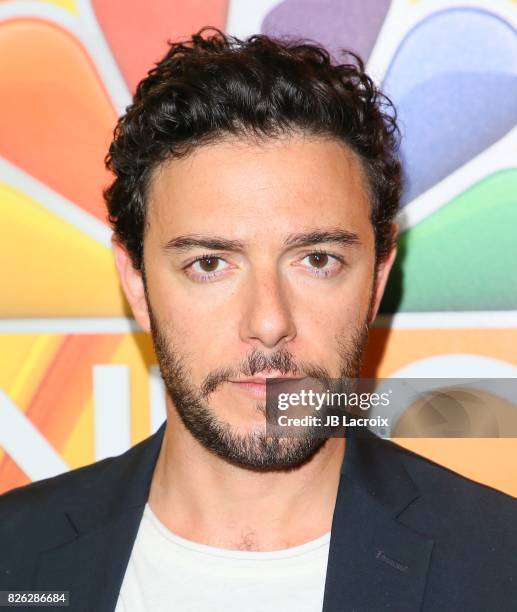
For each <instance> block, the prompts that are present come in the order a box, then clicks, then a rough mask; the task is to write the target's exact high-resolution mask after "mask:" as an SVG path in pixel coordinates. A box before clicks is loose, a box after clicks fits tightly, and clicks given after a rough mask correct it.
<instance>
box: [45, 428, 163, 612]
mask: <svg viewBox="0 0 517 612" xmlns="http://www.w3.org/2000/svg"><path fill="white" fill-rule="evenodd" d="M164 430H165V424H164V425H162V427H161V428H160V429H159V430H158V431H157V432H156V433H155V434H154V435H153V436H151V437H150V438H148V439H147V440H144V441H143V442H142V443H140V444H139V445H137V446H135V447H134V448H132V449H131V450H130V451H128V452H127V453H125V454H124V455H122V456H121V457H118V458H116V459H114V460H112V461H111V462H110V460H108V462H107V463H106V465H105V467H104V470H103V471H102V472H101V471H100V470H99V472H98V474H97V475H96V479H95V481H94V482H93V483H92V482H86V480H85V482H84V486H83V488H82V489H80V490H79V491H78V493H77V495H75V497H76V499H75V500H73V501H72V502H71V503H70V505H69V506H68V508H66V510H65V512H64V514H62V515H61V516H60V517H59V520H60V521H61V522H62V523H63V524H62V525H61V526H60V529H59V533H60V534H66V535H62V536H61V541H57V542H56V541H54V542H53V544H52V546H51V547H49V548H47V549H45V550H43V551H42V552H41V553H40V554H39V557H38V562H37V569H36V576H35V585H34V588H35V589H37V590H64V591H69V592H70V607H71V609H72V610H74V612H76V611H77V612H91V611H92V610H95V611H96V612H113V610H114V609H115V606H116V602H117V599H118V595H119V592H120V587H121V586H122V581H123V578H124V574H125V571H126V567H127V564H128V562H129V558H130V556H131V550H132V548H133V544H134V541H135V538H136V535H137V532H138V528H139V526H140V521H141V519H142V514H143V511H144V508H145V504H146V502H147V499H148V496H149V487H150V484H151V478H152V474H153V470H154V466H155V464H156V460H157V457H158V453H159V450H160V447H161V443H162V439H163V433H164ZM65 524H66V527H65V526H64V525H65ZM53 532H54V533H56V532H57V530H56V529H53Z"/></svg>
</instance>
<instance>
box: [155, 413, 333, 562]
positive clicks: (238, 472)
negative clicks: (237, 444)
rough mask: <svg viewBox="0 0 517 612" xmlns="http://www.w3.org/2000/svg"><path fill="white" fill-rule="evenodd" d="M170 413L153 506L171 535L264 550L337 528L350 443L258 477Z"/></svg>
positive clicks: (327, 446) (324, 449) (330, 443)
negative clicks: (338, 501) (334, 519)
mask: <svg viewBox="0 0 517 612" xmlns="http://www.w3.org/2000/svg"><path fill="white" fill-rule="evenodd" d="M168 412H169V416H168V419H167V426H166V430H165V435H164V439H163V444H162V447H161V450H160V454H159V457H158V461H157V464H156V468H155V471H154V474H153V478H152V482H151V490H150V495H149V505H150V507H151V509H152V510H153V512H154V513H155V514H156V516H157V517H158V518H159V520H160V521H161V522H162V523H163V524H164V525H165V526H166V527H168V528H169V529H170V530H171V531H173V532H174V533H176V534H177V535H179V536H181V537H184V538H186V539H189V540H192V541H195V542H199V543H202V544H207V545H210V546H217V547H220V548H228V549H243V550H263V551H265V550H269V551H271V550H279V549H282V548H288V547H291V546H298V545H300V544H303V543H305V542H308V541H310V540H312V539H315V538H317V537H320V536H322V535H324V534H325V533H327V532H328V531H330V529H331V525H332V516H333V513H334V506H335V502H336V495H337V490H338V485H339V479H340V474H341V464H342V462H343V457H344V452H345V439H344V438H330V439H329V440H327V442H326V444H325V445H324V446H323V447H322V448H321V449H320V450H319V451H318V452H317V453H316V454H315V455H314V456H313V457H312V458H311V459H310V460H309V461H307V462H306V463H304V464H303V465H301V466H300V467H299V468H296V469H293V470H289V471H271V472H255V471H252V470H248V469H245V468H242V467H238V466H235V465H232V464H230V463H228V462H226V461H225V460H224V459H222V458H221V457H218V456H217V455H215V454H213V453H212V452H210V451H208V450H207V449H205V448H204V447H203V446H202V445H201V444H200V443H199V442H198V441H197V440H196V439H195V438H194V437H193V436H192V435H191V434H190V432H189V431H187V430H186V428H185V427H184V425H183V423H182V421H181V419H180V418H179V417H178V415H177V413H176V411H175V409H174V408H173V409H172V410H170V409H169V411H168Z"/></svg>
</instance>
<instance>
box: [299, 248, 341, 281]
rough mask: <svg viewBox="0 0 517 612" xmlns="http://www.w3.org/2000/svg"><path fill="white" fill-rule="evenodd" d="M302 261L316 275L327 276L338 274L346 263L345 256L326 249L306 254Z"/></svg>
mask: <svg viewBox="0 0 517 612" xmlns="http://www.w3.org/2000/svg"><path fill="white" fill-rule="evenodd" d="M302 262H303V263H304V265H306V267H307V268H309V271H310V273H311V274H313V275H314V276H319V277H327V276H332V275H334V274H337V273H338V272H340V271H341V269H342V268H343V266H344V265H345V261H344V260H343V258H341V257H338V256H337V255H332V254H330V253H327V252H326V251H314V252H312V253H309V254H308V255H306V256H305V257H304V258H303V259H302Z"/></svg>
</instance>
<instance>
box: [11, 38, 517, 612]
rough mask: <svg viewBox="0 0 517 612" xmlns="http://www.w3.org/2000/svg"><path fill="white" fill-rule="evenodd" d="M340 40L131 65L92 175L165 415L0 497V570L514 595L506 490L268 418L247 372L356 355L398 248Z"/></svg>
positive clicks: (208, 44) (408, 594)
mask: <svg viewBox="0 0 517 612" xmlns="http://www.w3.org/2000/svg"><path fill="white" fill-rule="evenodd" d="M355 60H356V61H355V62H353V63H350V64H341V65H335V64H332V63H331V61H330V60H329V56H328V54H327V53H326V52H325V51H324V50H323V49H321V48H318V47H317V46H315V45H312V44H301V43H295V42H292V43H288V42H280V41H274V40H271V39H269V38H267V37H265V36H255V37H251V38H250V39H248V40H247V41H239V40H237V39H233V38H231V37H226V36H224V35H223V34H222V33H220V32H215V33H213V34H212V35H209V33H208V34H207V32H205V31H201V32H200V33H198V34H197V35H195V36H193V38H192V40H191V41H190V42H188V43H184V44H173V45H171V47H170V50H169V52H168V53H167V55H166V56H165V57H164V58H163V60H162V61H161V62H160V63H159V64H158V65H157V66H156V68H154V69H153V70H152V71H151V72H150V73H149V75H148V76H147V78H145V79H144V80H143V81H142V82H141V83H140V85H139V87H138V89H137V92H136V95H135V99H134V102H133V104H132V105H131V106H130V107H129V108H128V110H127V113H126V114H125V116H124V117H122V118H121V119H120V121H119V123H118V126H117V128H116V131H115V138H114V141H113V143H112V145H111V148H110V153H109V156H108V159H107V163H108V166H109V168H110V169H111V170H112V171H113V172H114V174H115V180H114V182H113V184H112V185H111V186H110V187H109V189H107V191H106V194H105V195H106V201H107V205H108V208H109V213H110V221H111V222H112V224H113V228H114V238H113V247H114V252H115V259H116V265H117V269H118V272H119V274H120V279H121V283H122V287H123V289H124V292H125V295H126V297H127V299H128V302H129V304H130V305H131V308H132V310H133V313H134V316H135V318H136V320H137V321H138V323H139V324H140V325H141V326H142V327H143V328H144V329H145V330H149V331H150V332H151V334H152V337H153V341H154V346H155V349H156V354H157V357H158V362H159V365H160V369H161V373H162V376H163V379H164V381H165V385H166V389H167V422H166V425H164V426H162V428H161V429H160V430H159V431H158V432H157V433H156V434H155V435H153V436H151V438H149V439H147V440H145V441H144V442H142V443H140V444H139V445H137V446H136V447H134V448H133V449H131V450H130V451H128V452H127V453H125V454H124V455H122V456H120V457H116V458H110V459H107V460H104V461H102V462H99V463H97V464H94V465H92V466H88V467H86V468H82V469H80V470H75V471H73V472H70V473H68V474H65V475H62V476H58V477H56V478H52V479H49V480H46V481H42V482H39V483H34V484H32V485H30V486H27V487H23V488H20V489H17V490H14V491H12V492H10V493H8V494H6V495H5V496H3V497H2V498H1V499H0V584H1V588H2V589H4V590H5V589H11V590H13V589H16V590H21V589H32V590H53V591H58V590H66V591H69V593H70V602H71V604H70V605H71V608H72V609H73V610H81V611H88V612H104V611H106V612H107V611H113V610H115V609H116V610H117V612H122V611H124V612H133V611H143V610H157V611H162V610H189V611H190V610H192V611H194V610H210V611H217V612H219V611H222V610H224V611H233V610H236V611H237V610H238V611H239V612H240V611H252V612H253V611H259V610H260V611H263V610H264V611H265V610H268V611H271V610H279V611H280V610H282V611H287V610H298V611H309V610H310V611H318V610H324V611H325V612H338V611H343V610H347V611H352V610H355V611H357V612H359V611H361V612H364V611H368V612H370V611H377V610H379V611H380V610H386V609H390V610H396V611H397V612H403V611H415V610H425V611H431V610H451V611H455V612H456V611H460V610H469V611H480V612H481V611H483V612H486V611H487V610H492V609H497V610H498V611H500V612H501V611H503V610H515V609H517V571H516V570H517V568H516V566H515V553H516V552H517V550H516V544H517V536H516V527H515V525H516V519H517V511H516V506H515V501H514V500H513V499H512V498H510V497H509V496H506V495H503V494H502V493H498V492H496V491H494V490H492V489H490V488H488V487H485V486H482V485H479V484H476V483H473V482H471V481H469V480H467V479H465V478H462V477H460V476H458V475H456V474H454V473H452V472H450V471H448V470H446V469H444V468H442V467H439V466H438V465H436V464H434V463H432V462H430V461H428V460H426V459H424V458H422V457H419V456H417V455H415V454H412V453H410V452H407V451H405V450H403V449H401V448H400V447H398V446H396V445H395V444H393V443H391V442H389V441H383V440H380V439H378V438H376V437H375V436H373V434H372V435H371V438H372V439H370V440H364V439H360V438H359V437H357V436H354V435H351V436H349V437H347V438H346V439H345V438H338V437H329V438H318V437H317V436H315V435H313V432H312V431H311V430H310V429H309V428H307V429H306V430H305V431H304V432H302V435H299V436H293V437H288V436H286V437H280V438H278V437H272V436H267V435H266V430H265V417H264V403H265V397H266V379H270V380H273V381H275V380H276V379H280V380H284V383H283V384H291V383H293V384H294V383H295V381H296V380H303V379H304V378H306V377H315V378H317V379H322V378H325V379H330V378H340V377H352V378H353V377H358V376H359V374H360V367H361V360H362V355H363V353H364V349H365V345H366V342H367V338H368V329H369V326H370V324H371V322H372V321H373V320H374V318H375V316H376V313H377V310H378V308H379V303H380V300H381V297H382V294H383V291H384V288H385V286H386V281H387V278H388V274H389V271H390V269H391V267H392V264H393V261H394V258H395V252H396V250H395V235H396V234H395V226H394V224H393V218H394V215H395V213H396V211H397V207H398V202H399V194H400V166H399V163H398V161H397V158H396V125H395V122H394V119H393V115H392V114H391V113H390V106H389V103H388V100H387V99H386V98H384V97H383V96H382V94H381V93H380V92H379V91H378V90H377V89H376V87H375V86H374V84H373V83H372V81H371V80H370V79H369V77H368V76H367V75H366V74H365V73H364V70H363V65H362V63H361V62H360V60H359V59H358V58H355ZM285 379H288V380H290V379H294V381H291V383H285ZM276 382H277V384H278V383H279V381H278V380H276ZM280 384H282V383H280Z"/></svg>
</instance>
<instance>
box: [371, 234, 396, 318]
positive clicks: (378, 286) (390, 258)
mask: <svg viewBox="0 0 517 612" xmlns="http://www.w3.org/2000/svg"><path fill="white" fill-rule="evenodd" d="M397 233H398V226H397V225H396V224H395V223H392V224H391V238H392V245H393V246H392V247H391V250H390V252H389V253H388V255H387V256H386V258H385V259H383V260H382V261H381V262H380V263H379V264H378V266H377V279H376V283H375V287H374V297H373V300H372V304H371V307H370V314H369V322H370V323H373V321H375V317H376V316H377V312H378V310H379V306H380V305H381V300H382V296H383V295H384V289H385V288H386V283H387V282H388V277H389V274H390V270H391V268H392V266H393V263H394V262H395V258H396V256H397Z"/></svg>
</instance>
